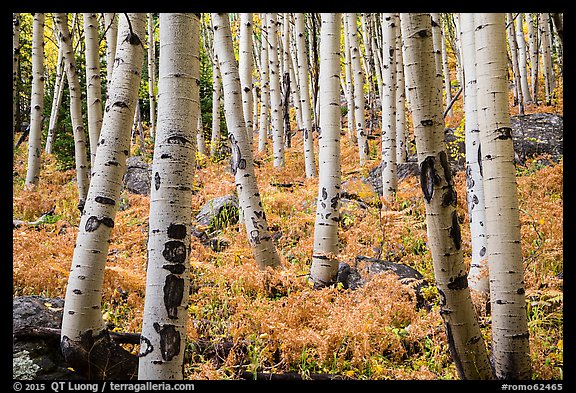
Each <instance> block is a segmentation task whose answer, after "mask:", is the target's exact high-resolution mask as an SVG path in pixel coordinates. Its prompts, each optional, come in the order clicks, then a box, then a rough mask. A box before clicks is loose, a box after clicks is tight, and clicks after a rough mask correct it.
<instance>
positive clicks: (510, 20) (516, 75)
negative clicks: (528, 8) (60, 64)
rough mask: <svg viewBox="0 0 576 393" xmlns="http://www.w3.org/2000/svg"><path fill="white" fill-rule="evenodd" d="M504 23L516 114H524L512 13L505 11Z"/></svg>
mask: <svg viewBox="0 0 576 393" xmlns="http://www.w3.org/2000/svg"><path fill="white" fill-rule="evenodd" d="M506 15H507V20H506V24H507V25H508V28H507V32H508V45H509V47H510V59H511V61H512V76H513V80H514V90H515V91H516V97H517V98H518V102H517V104H518V114H519V115H523V114H524V96H523V95H522V86H521V84H520V69H519V68H518V46H517V45H516V32H515V31H514V20H513V18H512V13H507V14H506Z"/></svg>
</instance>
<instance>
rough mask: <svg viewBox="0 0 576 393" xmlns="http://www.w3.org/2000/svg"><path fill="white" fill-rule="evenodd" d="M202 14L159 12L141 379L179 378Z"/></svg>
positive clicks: (183, 343) (183, 345)
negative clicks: (154, 136)
mask: <svg viewBox="0 0 576 393" xmlns="http://www.w3.org/2000/svg"><path fill="white" fill-rule="evenodd" d="M199 82H200V14H171V13H160V66H159V77H158V123H157V131H156V139H155V145H154V158H153V162H152V176H153V179H154V181H153V186H152V188H151V190H150V224H149V227H150V230H149V236H148V264H147V270H146V299H145V303H144V318H143V322H142V335H141V338H140V360H139V363H138V379H153V380H163V379H166V380H167V379H177V380H179V379H182V378H183V362H184V351H185V348H186V323H187V319H188V295H189V287H190V254H189V250H190V236H191V235H190V233H191V227H192V178H193V174H194V167H195V147H194V146H195V141H194V138H195V128H196V125H195V123H194V120H195V117H196V116H197V108H198V103H197V99H198V97H199V95H198V93H197V90H198V89H199V85H200V83H199Z"/></svg>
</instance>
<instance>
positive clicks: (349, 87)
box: [344, 16, 358, 144]
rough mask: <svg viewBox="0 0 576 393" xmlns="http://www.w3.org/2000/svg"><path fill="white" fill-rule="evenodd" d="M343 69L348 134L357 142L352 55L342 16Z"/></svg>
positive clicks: (347, 32) (346, 21)
mask: <svg viewBox="0 0 576 393" xmlns="http://www.w3.org/2000/svg"><path fill="white" fill-rule="evenodd" d="M344 59H345V60H344V61H345V65H344V67H345V68H344V70H345V73H344V74H345V77H346V90H345V91H346V105H347V107H348V112H347V117H348V136H349V138H350V141H351V142H352V143H353V144H357V143H358V137H357V136H356V122H355V119H354V77H353V75H352V56H351V55H350V34H349V29H348V18H347V17H346V16H344Z"/></svg>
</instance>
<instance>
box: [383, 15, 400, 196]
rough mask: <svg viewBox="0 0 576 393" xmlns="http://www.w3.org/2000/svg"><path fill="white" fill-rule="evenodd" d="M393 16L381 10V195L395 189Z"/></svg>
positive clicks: (394, 33)
mask: <svg viewBox="0 0 576 393" xmlns="http://www.w3.org/2000/svg"><path fill="white" fill-rule="evenodd" d="M395 52H396V18H395V17H394V14H382V60H383V61H384V63H383V65H382V89H383V90H382V92H381V93H380V97H381V100H382V165H381V168H382V196H383V197H384V198H385V199H386V200H388V201H389V202H391V201H392V198H393V197H394V195H395V193H396V185H397V180H396V54H395Z"/></svg>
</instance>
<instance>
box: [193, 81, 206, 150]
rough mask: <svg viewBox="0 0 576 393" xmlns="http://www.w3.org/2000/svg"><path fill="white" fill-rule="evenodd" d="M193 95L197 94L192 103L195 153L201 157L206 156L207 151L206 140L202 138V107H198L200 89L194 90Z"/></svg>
mask: <svg viewBox="0 0 576 393" xmlns="http://www.w3.org/2000/svg"><path fill="white" fill-rule="evenodd" d="M194 93H195V94H198V97H195V99H194V102H195V105H196V108H195V110H194V114H195V117H196V119H195V122H196V149H197V150H196V151H197V152H198V154H199V155H201V156H204V157H205V156H207V155H208V151H207V150H206V139H205V138H204V125H203V124H202V105H200V89H194Z"/></svg>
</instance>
